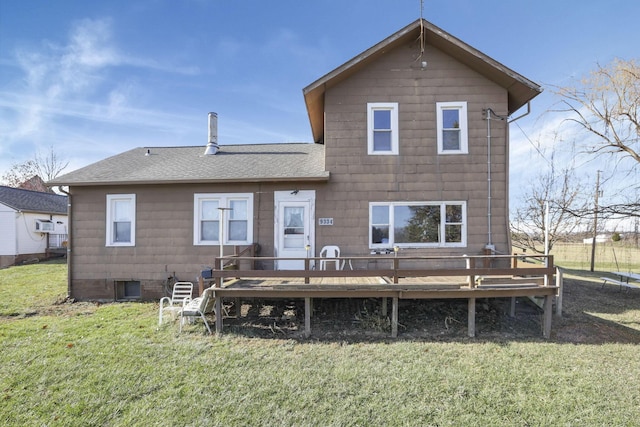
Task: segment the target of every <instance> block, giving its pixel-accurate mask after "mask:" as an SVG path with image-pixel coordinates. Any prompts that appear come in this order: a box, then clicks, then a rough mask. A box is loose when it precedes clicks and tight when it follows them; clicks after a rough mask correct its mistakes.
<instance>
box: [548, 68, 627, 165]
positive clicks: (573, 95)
mask: <svg viewBox="0 0 640 427" xmlns="http://www.w3.org/2000/svg"><path fill="white" fill-rule="evenodd" d="M556 93H557V94H558V95H560V96H561V97H562V98H563V100H562V104H563V105H564V106H565V107H566V108H564V109H562V110H560V111H562V112H569V113H571V117H570V118H569V119H567V120H569V121H570V122H573V123H576V124H577V125H579V126H580V127H581V128H582V129H584V130H586V131H588V132H589V133H590V134H591V135H592V136H595V138H591V139H589V141H592V144H591V145H587V146H586V147H585V150H586V151H587V152H589V153H593V154H604V153H610V154H614V155H617V156H620V157H630V158H632V159H633V160H635V161H636V162H637V163H640V116H639V113H640V65H638V64H637V63H636V61H635V60H629V61H625V60H622V59H616V60H614V61H613V62H611V63H610V64H609V65H607V66H604V67H603V66H600V65H598V66H597V68H596V69H595V70H594V71H592V72H591V73H590V74H589V75H588V76H587V77H585V78H583V79H582V80H580V81H579V82H577V84H576V85H575V86H568V87H560V88H557V89H556Z"/></svg>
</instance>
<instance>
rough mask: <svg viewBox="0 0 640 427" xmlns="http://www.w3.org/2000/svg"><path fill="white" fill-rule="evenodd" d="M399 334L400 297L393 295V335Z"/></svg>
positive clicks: (393, 336)
mask: <svg viewBox="0 0 640 427" xmlns="http://www.w3.org/2000/svg"><path fill="white" fill-rule="evenodd" d="M397 336H398V297H393V301H392V303H391V337H392V338H395V337H397Z"/></svg>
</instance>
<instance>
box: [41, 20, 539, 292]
mask: <svg viewBox="0 0 640 427" xmlns="http://www.w3.org/2000/svg"><path fill="white" fill-rule="evenodd" d="M303 92H304V97H305V102H306V106H307V111H308V113H309V119H310V122H311V129H312V133H313V139H314V142H313V143H299V144H269V145H260V144H253V145H251V144H249V145H237V146H225V145H224V143H223V144H221V145H220V146H219V147H218V146H217V133H216V131H215V128H216V120H217V116H215V115H213V116H210V135H209V140H210V144H209V146H208V147H207V149H206V151H205V147H204V144H202V145H200V146H194V147H170V148H162V147H144V148H137V149H134V150H131V151H128V152H126V153H122V154H120V155H117V156H114V157H112V158H109V159H105V160H103V161H101V162H98V163H96V164H94V165H90V166H87V167H86V168H83V169H80V170H78V171H75V172H72V173H70V174H67V175H65V176H63V177H60V178H58V179H56V180H55V181H54V182H53V184H56V185H68V186H69V192H70V194H71V254H72V256H71V257H70V260H69V263H70V269H69V275H70V278H69V281H70V290H71V295H72V296H73V297H75V298H79V299H123V298H144V299H149V298H158V297H159V296H161V295H162V294H163V292H164V289H165V284H166V283H167V281H168V280H170V279H173V278H177V279H180V280H190V281H193V280H196V279H197V276H198V275H199V274H200V271H201V270H203V269H205V268H208V267H212V266H213V261H214V258H215V257H217V256H219V255H220V253H221V252H222V253H223V254H230V253H232V251H234V250H235V248H245V247H249V246H252V245H254V244H257V245H258V247H259V254H260V255H263V256H266V257H280V258H299V259H303V258H304V257H308V256H317V255H318V254H319V252H320V249H321V248H322V247H323V246H325V245H337V246H339V247H340V248H341V250H342V253H343V254H346V255H350V256H356V255H366V254H371V253H384V252H388V251H393V250H394V248H395V249H396V250H399V251H401V252H402V253H404V254H407V255H438V256H442V255H462V254H479V253H483V251H491V252H493V253H495V252H497V253H508V252H509V248H510V241H509V228H508V176H509V168H508V156H509V149H508V141H509V137H508V122H507V117H508V116H510V115H512V114H513V113H514V112H516V111H517V110H518V109H520V108H521V107H522V106H523V105H525V104H527V102H528V101H529V100H530V99H532V98H533V97H534V96H535V95H537V94H538V93H539V92H540V88H539V86H538V85H536V84H535V83H532V82H531V81H529V80H527V79H526V78H524V77H522V76H521V75H519V74H517V73H515V72H513V71H511V70H509V69H508V68H506V67H505V66H503V65H502V64H500V63H498V62H496V61H494V60H493V59H491V58H488V57H487V56H486V55H484V54H482V53H481V52H479V51H477V50H475V49H474V48H472V47H470V46H468V45H466V44H465V43H463V42H461V41H459V40H457V39H455V38H454V37H453V36H451V35H449V34H447V33H445V32H444V31H442V30H441V29H439V28H437V27H436V26H434V25H432V24H430V23H428V22H426V21H423V20H418V21H416V22H414V23H412V24H410V25H408V26H407V27H405V28H403V29H402V30H400V31H399V32H397V33H395V34H393V35H391V36H390V37H389V38H387V39H385V40H383V41H382V42H380V43H378V44H377V45H375V46H373V47H371V48H370V49H368V50H367V51H365V52H363V53H361V54H360V55H358V56H356V57H355V58H354V59H352V60H351V61H348V62H347V63H345V64H343V65H342V66H340V67H338V68H337V69H335V70H333V71H331V72H330V73H328V74H326V75H325V76H323V77H321V78H320V79H318V80H317V81H315V82H314V83H312V84H311V85H309V86H308V87H306V88H305V89H304V90H303ZM222 119H224V118H222ZM205 153H206V154H205ZM299 259H298V260H296V259H281V260H277V261H275V262H273V261H264V262H261V263H258V266H257V267H258V268H263V269H301V268H303V265H304V264H303V262H302V261H300V260H299ZM366 267H367V266H356V268H366Z"/></svg>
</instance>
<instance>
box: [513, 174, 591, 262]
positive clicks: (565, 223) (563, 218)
mask: <svg viewBox="0 0 640 427" xmlns="http://www.w3.org/2000/svg"><path fill="white" fill-rule="evenodd" d="M582 193H583V186H582V185H581V184H580V183H579V182H577V179H576V178H575V176H574V175H573V172H572V171H571V170H569V169H566V170H564V171H562V172H561V174H560V176H559V177H556V176H554V171H553V170H551V171H550V172H549V173H547V174H545V175H540V176H539V177H538V178H537V183H535V184H534V185H532V186H531V187H530V192H529V193H526V194H524V196H523V203H522V204H521V206H520V207H519V208H518V209H516V211H515V214H514V216H513V218H512V220H511V234H512V240H513V244H514V246H518V247H521V248H523V249H530V250H532V251H534V252H537V253H544V247H543V244H542V243H543V241H544V236H545V234H546V231H547V225H546V221H545V217H546V206H545V205H546V204H547V203H548V204H549V221H548V223H549V230H548V235H549V249H551V248H552V247H553V245H554V244H555V243H556V242H557V241H558V240H560V239H562V238H563V237H566V236H568V235H570V234H572V233H574V232H576V231H578V230H580V229H582V228H583V226H584V219H583V218H581V217H579V216H575V215H573V214H572V213H571V212H573V211H577V210H581V209H585V208H586V207H587V202H586V201H585V200H583V199H582V198H581V194H582Z"/></svg>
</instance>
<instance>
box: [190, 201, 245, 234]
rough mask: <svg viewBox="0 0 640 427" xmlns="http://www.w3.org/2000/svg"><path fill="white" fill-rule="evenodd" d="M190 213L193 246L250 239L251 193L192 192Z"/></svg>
mask: <svg viewBox="0 0 640 427" xmlns="http://www.w3.org/2000/svg"><path fill="white" fill-rule="evenodd" d="M193 212H194V217H193V244H194V245H219V244H220V243H222V244H225V245H248V244H250V243H251V242H252V241H253V194H251V193H238V194H233V193H199V194H195V196H194V206H193ZM220 236H222V239H221V238H220Z"/></svg>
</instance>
